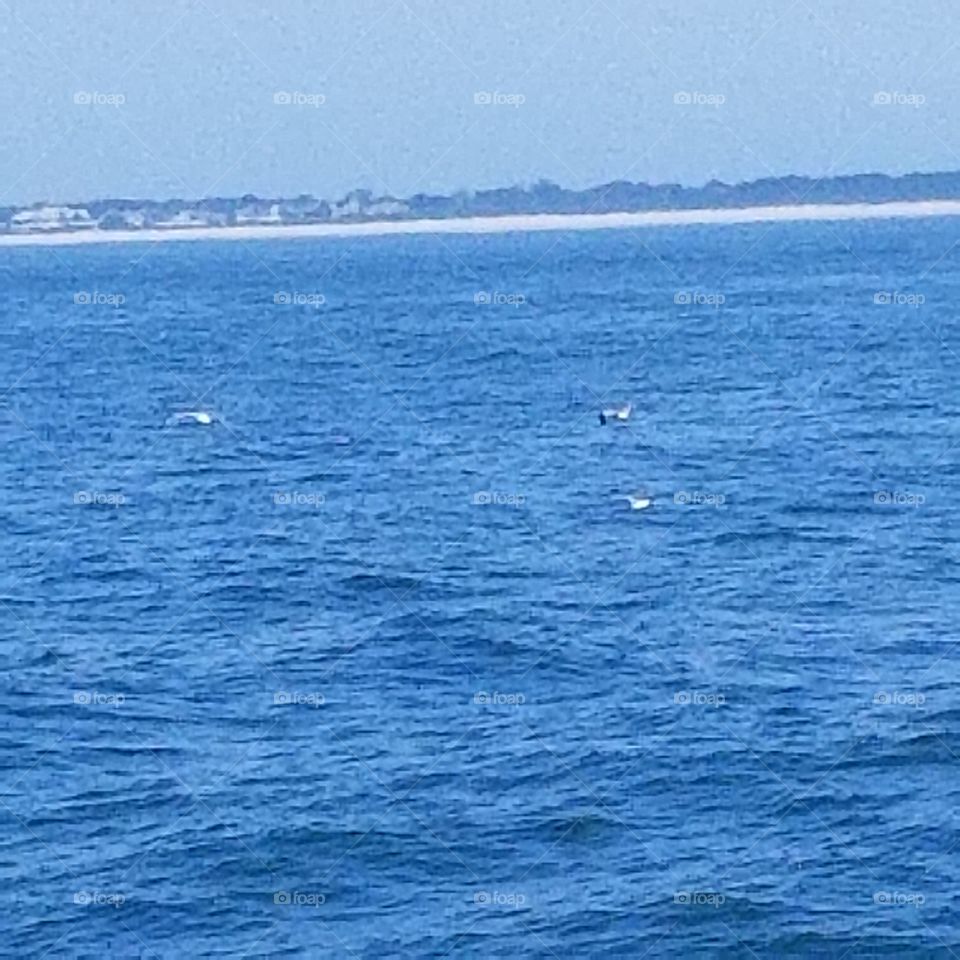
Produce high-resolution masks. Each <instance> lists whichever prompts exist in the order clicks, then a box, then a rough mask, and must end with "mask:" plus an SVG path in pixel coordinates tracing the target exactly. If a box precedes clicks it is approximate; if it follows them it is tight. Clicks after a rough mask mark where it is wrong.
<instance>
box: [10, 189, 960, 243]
mask: <svg viewBox="0 0 960 960" xmlns="http://www.w3.org/2000/svg"><path fill="white" fill-rule="evenodd" d="M955 216H960V200H923V201H912V200H911V201H898V202H896V203H831V204H812V203H811V204H796V205H791V206H772V207H741V208H736V209H699V210H658V211H652V212H648V213H573V214H566V213H557V214H553V213H545V214H536V215H522V216H503V217H463V218H459V219H450V220H399V221H396V220H395V221H378V222H370V223H343V224H336V223H316V224H305V225H300V226H248V227H185V228H182V229H171V230H130V231H126V230H109V231H108V230H87V231H86V232H82V233H51V234H0V246H14V247H19V246H73V245H80V244H89V243H155V242H158V241H163V242H167V241H177V240H277V239H295V238H298V237H361V236H386V235H389V234H412V233H435V234H439V233H510V232H533V231H538V230H618V229H619V230H622V229H635V228H639V227H680V226H698V225H700V226H707V225H722V224H731V223H787V222H790V221H797V220H881V219H890V218H916V217H955Z"/></svg>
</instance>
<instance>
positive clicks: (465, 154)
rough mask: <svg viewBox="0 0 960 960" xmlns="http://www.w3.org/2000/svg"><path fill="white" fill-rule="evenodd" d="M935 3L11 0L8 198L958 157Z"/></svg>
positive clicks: (390, 189)
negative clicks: (151, 1) (157, 1)
mask: <svg viewBox="0 0 960 960" xmlns="http://www.w3.org/2000/svg"><path fill="white" fill-rule="evenodd" d="M958 63H960V30H958V29H957V27H956V14H955V10H954V9H953V5H952V4H951V3H950V2H948V0H914V2H913V3H911V4H909V5H907V4H903V3H900V2H891V0H872V2H867V0H796V2H792V0H736V3H733V2H719V0H676V2H673V3H666V2H659V0H651V2H647V0H483V2H482V3H463V2H459V3H458V2H453V0H376V2H373V0H164V2H163V3H162V4H148V3H146V2H143V0H0V81H2V82H0V111H2V117H3V120H4V122H3V123H2V124H0V203H27V202H33V201H38V200H47V201H54V202H66V201H85V200H91V199H94V198H98V197H135V198H146V197H150V198H164V197H204V196H216V195H219V196H236V195H242V194H245V193H256V194H259V195H261V196H295V195H297V194H300V193H311V194H314V195H316V196H319V197H325V198H329V199H334V198H339V197H342V196H343V195H344V194H345V193H346V192H347V191H348V190H351V189H354V188H358V187H359V188H365V189H369V190H372V191H373V192H374V193H376V194H387V193H390V194H393V195H396V196H407V195H410V194H412V193H416V192H420V191H426V192H437V193H452V192H455V191H457V190H471V189H485V188H489V187H495V186H506V185H511V184H518V183H519V184H525V183H531V182H533V181H536V180H537V179H539V178H546V179H549V180H553V181H556V182H558V183H561V184H563V185H564V186H569V187H573V188H579V187H585V186H589V185H592V184H597V183H603V182H607V181H610V180H615V179H626V180H634V181H648V182H658V183H662V182H678V183H683V184H687V185H699V184H702V183H705V182H707V181H709V180H711V179H720V180H724V181H727V182H739V181H743V180H751V179H755V178H759V177H767V176H781V175H785V174H790V173H799V174H806V175H811V176H827V175H831V174H840V173H858V172H864V171H881V172H887V173H891V174H896V173H906V172H910V171H934V170H954V169H960V69H958V66H957V64H958Z"/></svg>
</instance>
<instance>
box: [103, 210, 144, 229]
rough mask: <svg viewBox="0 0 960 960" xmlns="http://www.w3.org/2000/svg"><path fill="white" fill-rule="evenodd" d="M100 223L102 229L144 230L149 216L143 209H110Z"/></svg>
mask: <svg viewBox="0 0 960 960" xmlns="http://www.w3.org/2000/svg"><path fill="white" fill-rule="evenodd" d="M98 225H99V227H100V229H101V230H142V229H143V228H144V227H145V226H146V225H147V217H146V214H145V213H144V212H143V211H142V210H108V211H107V212H106V213H105V214H103V216H102V217H100V220H99V221H98Z"/></svg>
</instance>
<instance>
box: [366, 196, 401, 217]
mask: <svg viewBox="0 0 960 960" xmlns="http://www.w3.org/2000/svg"><path fill="white" fill-rule="evenodd" d="M409 212H410V208H409V207H408V206H407V205H406V204H405V203H404V202H403V201H402V200H394V199H393V198H391V197H384V198H383V199H382V200H377V202H376V203H372V204H371V205H370V206H369V207H367V209H366V214H367V216H368V217H375V218H377V219H383V218H387V217H403V216H406V215H407V214H408V213H409Z"/></svg>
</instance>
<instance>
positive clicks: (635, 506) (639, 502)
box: [621, 493, 653, 510]
mask: <svg viewBox="0 0 960 960" xmlns="http://www.w3.org/2000/svg"><path fill="white" fill-rule="evenodd" d="M621 499H623V500H627V501H628V502H629V503H630V509H631V510H646V509H647V507H652V506H653V497H650V496H647V494H645V493H628V494H627V495H626V496H625V497H622V498H621Z"/></svg>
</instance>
